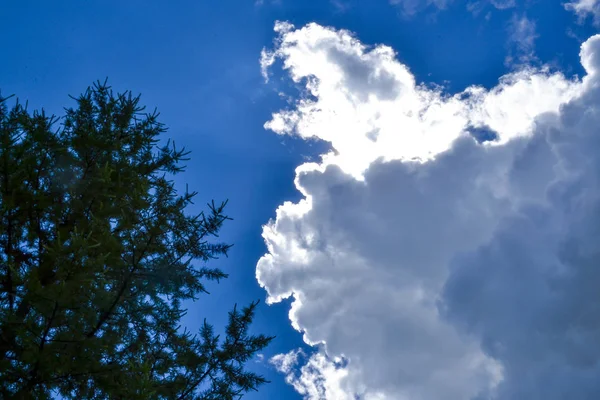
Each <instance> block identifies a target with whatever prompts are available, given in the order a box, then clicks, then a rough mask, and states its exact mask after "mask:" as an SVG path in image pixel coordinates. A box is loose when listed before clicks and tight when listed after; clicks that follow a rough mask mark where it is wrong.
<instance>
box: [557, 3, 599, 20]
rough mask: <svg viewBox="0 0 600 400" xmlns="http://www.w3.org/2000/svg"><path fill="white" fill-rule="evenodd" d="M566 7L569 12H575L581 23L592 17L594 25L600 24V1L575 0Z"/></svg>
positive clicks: (566, 4)
mask: <svg viewBox="0 0 600 400" xmlns="http://www.w3.org/2000/svg"><path fill="white" fill-rule="evenodd" d="M564 6H565V8H566V9H567V10H569V11H572V12H574V13H575V14H576V15H577V16H578V17H579V21H580V22H583V21H584V20H585V19H586V18H587V17H589V16H591V17H592V18H593V19H594V23H596V24H598V23H600V1H599V0H575V1H572V2H568V3H565V5H564Z"/></svg>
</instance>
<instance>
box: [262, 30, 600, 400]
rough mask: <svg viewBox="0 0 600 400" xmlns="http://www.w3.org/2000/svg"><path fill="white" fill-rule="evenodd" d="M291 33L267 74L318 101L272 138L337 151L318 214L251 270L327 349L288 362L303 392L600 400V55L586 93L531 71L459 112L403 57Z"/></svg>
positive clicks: (306, 205) (334, 35) (592, 56)
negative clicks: (282, 77) (278, 73)
mask: <svg viewBox="0 0 600 400" xmlns="http://www.w3.org/2000/svg"><path fill="white" fill-rule="evenodd" d="M277 29H278V31H279V32H280V37H279V39H278V41H277V44H276V47H275V49H273V50H272V51H265V52H264V54H263V60H264V63H263V64H264V65H265V66H267V64H268V65H271V64H272V63H273V61H274V60H276V59H281V60H282V61H283V66H284V68H285V70H286V71H287V72H288V73H289V75H290V77H291V78H292V79H293V80H294V81H295V82H297V83H299V84H302V85H303V86H304V87H305V88H306V93H304V94H303V95H302V96H301V98H300V99H299V100H298V102H297V104H295V105H294V107H293V108H291V109H289V110H284V111H281V112H279V113H276V114H274V115H273V118H272V120H271V121H269V122H268V123H267V124H266V125H265V126H266V127H267V128H269V129H272V130H273V131H275V132H276V133H278V134H294V135H298V136H300V137H303V138H307V139H308V138H317V139H320V140H324V141H327V142H329V143H331V147H332V148H333V152H332V153H331V154H326V155H324V157H323V161H322V162H321V163H319V164H315V163H308V164H304V165H302V166H300V167H299V168H298V169H297V176H296V186H297V188H298V190H300V191H301V192H302V193H303V194H304V196H305V199H303V200H302V201H300V202H299V203H297V204H294V203H289V202H288V203H285V204H283V205H282V206H280V207H279V208H278V210H277V217H276V219H275V220H274V221H271V222H270V223H269V224H267V225H266V226H265V227H264V232H263V236H264V238H265V242H266V244H267V247H268V254H266V255H265V256H264V257H263V258H261V260H260V261H259V263H258V265H257V270H256V275H257V279H258V281H259V283H260V284H261V285H262V286H263V287H264V288H265V289H266V290H267V292H268V301H269V302H271V303H272V302H278V301H281V300H282V299H283V298H286V297H290V296H293V298H294V301H293V304H292V308H291V310H290V320H291V323H292V325H293V326H294V327H295V328H296V329H297V330H299V331H302V332H303V333H304V338H305V341H306V342H307V343H308V344H311V345H319V348H320V350H319V351H318V352H317V353H316V354H315V355H313V356H312V357H309V358H308V359H307V360H306V359H305V360H304V361H299V358H302V357H299V353H297V352H291V353H288V354H287V355H281V356H278V357H276V358H275V359H274V360H273V362H274V363H275V365H276V366H277V367H278V369H279V370H281V371H282V372H283V373H285V374H286V376H287V379H288V381H289V382H290V384H292V385H294V387H295V388H296V389H297V390H298V391H299V392H300V393H302V394H303V395H304V396H305V398H307V399H311V400H313V399H314V400H316V399H328V400H329V399H332V400H333V399H335V400H345V399H349V400H350V399H355V396H356V395H360V396H362V397H361V398H362V399H382V400H389V399H393V400H398V399H399V400H404V399H406V400H408V399H410V400H437V399H440V398H443V399H448V400H465V399H483V398H488V397H489V396H493V395H495V396H497V398H499V399H502V400H509V399H515V398H526V399H531V400H535V399H548V400H555V399H556V400H558V399H564V398H577V399H588V398H589V399H595V398H600V387H599V384H597V383H595V382H596V381H597V380H596V379H595V377H597V375H598V372H599V371H596V369H595V368H596V367H595V366H594V365H598V364H599V362H600V354H598V352H597V349H598V348H600V346H599V344H600V343H599V342H598V341H599V340H600V335H598V332H597V330H596V329H600V324H598V325H596V323H595V321H600V319H598V318H592V316H594V315H598V311H600V291H595V292H594V291H593V285H592V282H597V281H598V279H597V278H598V277H597V276H595V274H596V273H595V272H594V269H593V266H594V265H598V262H597V261H600V260H599V259H598V255H600V253H598V252H596V250H595V248H597V245H596V243H598V239H600V238H598V237H597V236H598V233H595V232H596V231H595V230H594V229H596V227H597V226H600V223H599V222H600V221H598V219H600V214H598V211H596V209H600V208H599V207H597V204H599V203H598V202H597V200H599V199H600V191H598V189H600V185H599V183H600V180H598V178H599V177H598V176H597V175H598V174H597V173H596V171H598V170H600V169H599V168H598V167H600V165H599V164H600V162H599V161H600V159H599V158H598V157H597V156H596V150H595V149H597V148H599V145H600V143H597V142H598V139H596V136H597V132H598V131H597V127H598V126H600V115H598V111H597V110H599V109H600V93H598V89H596V87H597V86H598V85H597V83H599V82H600V79H599V78H598V71H599V70H600V51H599V49H600V37H595V38H593V39H590V40H589V41H588V42H586V44H584V46H583V48H582V53H581V58H582V64H583V65H584V67H585V68H586V70H587V72H588V75H587V76H586V77H585V78H584V79H583V80H582V81H570V80H567V79H565V78H564V76H562V75H560V74H557V73H554V74H551V73H550V72H548V70H544V69H533V68H524V69H522V70H520V71H518V72H515V73H513V74H511V75H508V76H505V77H503V78H502V79H501V80H500V81H499V83H498V85H497V86H496V87H495V88H493V89H492V90H489V91H486V90H484V89H483V88H479V87H471V88H467V89H466V90H465V91H464V92H462V93H458V94H456V95H448V94H445V93H443V92H442V91H441V90H439V89H431V88H427V87H425V86H423V85H420V84H418V83H417V82H415V79H414V76H413V75H412V74H411V72H410V70H409V69H408V68H407V67H406V66H405V65H402V64H401V63H399V62H398V61H397V59H396V58H395V54H394V52H393V51H392V49H390V48H389V47H385V46H375V47H369V46H366V45H364V44H362V43H360V42H359V41H358V39H356V38H355V37H353V36H352V35H351V34H350V33H349V32H347V31H343V30H341V31H340V30H334V29H331V28H325V27H322V26H319V25H316V24H310V25H307V26H306V27H303V28H301V29H295V28H294V27H293V26H291V25H289V24H280V23H279V24H277ZM265 68H267V67H265ZM481 131H483V132H484V133H485V132H488V133H489V132H492V133H493V134H494V135H495V136H497V140H496V141H494V142H491V143H484V144H479V143H477V142H476V141H475V140H473V139H472V137H471V136H470V132H471V133H472V134H474V135H475V134H477V132H481ZM575 311H577V312H575ZM586 349H587V350H588V351H585V350H586ZM342 361H343V362H342ZM594 363H595V364H594ZM298 366H299V367H298ZM298 368H299V369H298ZM523 371H527V373H524V372H523ZM592 378H594V379H592ZM542 382H543V384H542ZM567 394H573V396H571V395H567ZM478 396H481V397H478Z"/></svg>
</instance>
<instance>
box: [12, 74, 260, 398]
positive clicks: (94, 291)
mask: <svg viewBox="0 0 600 400" xmlns="http://www.w3.org/2000/svg"><path fill="white" fill-rule="evenodd" d="M73 99H74V100H75V101H76V107H75V108H68V109H66V110H65V115H64V117H63V118H61V119H58V118H55V117H50V116H47V115H46V114H45V113H44V112H43V111H41V112H34V113H33V114H30V113H29V112H28V111H27V108H26V107H24V106H22V105H20V104H18V102H17V104H16V105H14V106H13V107H12V108H10V109H9V108H8V106H7V99H1V100H0V213H1V218H2V219H1V222H0V253H1V255H0V397H1V398H5V399H10V398H16V399H19V398H36V399H49V398H52V396H53V395H54V394H60V396H61V397H63V398H66V399H127V400H129V399H203V400H208V399H234V398H239V397H241V396H242V395H243V394H244V393H246V392H248V391H249V390H255V389H256V388H257V387H258V386H260V385H261V384H263V383H265V382H266V380H265V379H264V378H263V377H261V376H259V375H257V374H255V373H252V372H249V371H247V369H246V368H245V364H246V363H247V361H248V360H249V359H251V357H253V356H254V355H255V354H256V353H257V352H258V351H260V350H261V349H263V348H264V347H265V346H267V344H268V343H269V342H270V341H271V339H272V338H271V337H267V336H264V335H251V334H250V333H249V326H250V324H251V321H252V319H253V315H254V311H255V308H256V306H257V303H256V302H254V303H252V304H250V305H249V306H248V307H246V308H243V309H242V310H238V309H236V308H235V307H234V308H233V311H231V312H230V313H229V322H228V324H227V326H226V328H225V334H224V335H223V336H224V338H222V339H221V338H220V337H219V335H216V334H215V332H214V331H213V328H212V326H211V325H209V324H208V323H207V322H206V320H205V321H204V325H203V326H202V328H201V330H200V332H199V333H198V334H195V335H192V334H191V333H190V332H189V331H187V330H182V329H181V327H180V325H179V322H180V319H181V317H182V316H183V315H184V314H185V310H184V308H183V306H182V302H183V301H184V300H190V299H196V298H198V296H199V295H200V294H201V293H203V292H206V290H205V287H204V285H203V283H205V282H206V281H207V280H216V281H218V280H219V279H222V278H225V277H226V274H225V273H223V272H222V271H221V270H219V269H216V268H207V267H205V266H202V267H199V266H197V265H196V264H197V263H201V264H202V265H204V264H205V263H206V262H207V261H209V260H210V259H213V258H216V257H218V256H221V255H226V254H227V250H228V249H229V247H230V246H229V245H226V244H222V243H215V242H213V240H214V239H211V237H216V236H217V233H218V231H219V229H220V228H221V226H222V224H223V223H224V221H225V220H227V219H228V217H226V216H225V215H224V207H225V203H223V204H217V205H216V204H215V203H214V202H213V203H211V204H209V209H208V210H207V211H206V212H203V213H200V214H199V215H189V214H188V213H186V211H185V209H186V207H187V206H188V205H189V204H191V203H192V200H193V198H194V196H195V195H196V193H190V192H188V191H187V190H186V192H185V193H184V194H181V195H180V194H178V193H177V191H176V189H175V188H174V183H173V182H172V181H171V180H169V177H170V176H172V175H173V174H176V173H179V172H181V171H182V170H183V168H184V167H183V166H181V165H180V163H181V161H185V160H187V158H186V156H187V154H188V153H187V152H185V150H184V149H177V148H176V147H175V145H174V144H171V143H167V145H165V146H159V144H158V143H159V139H158V137H159V135H160V134H162V133H164V132H165V128H164V126H163V125H162V124H161V123H159V122H158V121H157V117H158V114H157V113H156V112H154V113H151V114H148V113H144V112H143V111H144V108H143V107H141V106H140V102H139V100H140V98H139V96H137V97H134V96H132V95H131V92H127V93H124V94H118V95H115V94H113V92H112V90H111V89H110V88H109V87H108V86H107V85H106V83H104V84H100V83H98V84H95V85H94V86H93V87H91V88H88V90H87V91H86V92H85V93H84V94H82V95H81V96H80V97H78V98H73Z"/></svg>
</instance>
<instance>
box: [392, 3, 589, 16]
mask: <svg viewBox="0 0 600 400" xmlns="http://www.w3.org/2000/svg"><path fill="white" fill-rule="evenodd" d="M588 1H589V0H588ZM389 2H390V4H392V5H395V6H398V7H399V8H400V9H401V10H402V12H403V13H404V15H407V16H411V15H414V14H416V13H417V12H419V11H423V10H425V9H427V8H429V7H435V8H437V9H440V10H445V9H447V8H448V7H449V6H450V5H451V4H452V3H453V2H454V0H389ZM488 5H491V6H492V7H494V8H497V9H498V10H507V9H510V8H514V7H516V5H517V4H516V0H475V1H470V2H468V3H467V4H466V8H467V10H468V11H470V12H472V13H473V14H479V13H480V12H481V10H483V9H484V8H485V7H486V6H488Z"/></svg>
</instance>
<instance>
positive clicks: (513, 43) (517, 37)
mask: <svg viewBox="0 0 600 400" xmlns="http://www.w3.org/2000/svg"><path fill="white" fill-rule="evenodd" d="M508 33H509V35H508V43H509V46H510V47H512V48H511V53H510V54H509V55H508V57H507V58H506V63H507V64H509V65H511V64H512V65H515V64H520V65H522V64H530V63H531V62H532V61H534V60H535V59H536V57H535V40H536V39H537V38H538V34H537V32H536V24H535V21H533V20H531V19H529V18H527V16H525V15H521V16H517V15H516V14H515V15H513V17H512V19H511V20H510V23H509V26H508Z"/></svg>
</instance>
